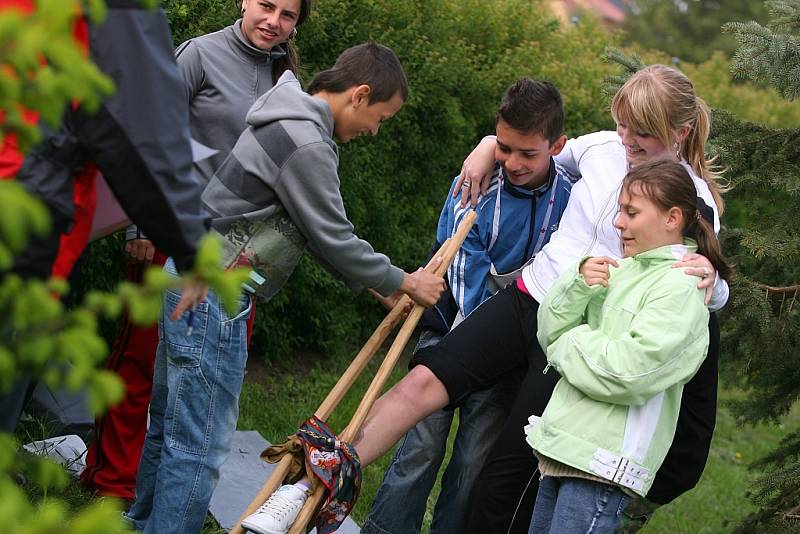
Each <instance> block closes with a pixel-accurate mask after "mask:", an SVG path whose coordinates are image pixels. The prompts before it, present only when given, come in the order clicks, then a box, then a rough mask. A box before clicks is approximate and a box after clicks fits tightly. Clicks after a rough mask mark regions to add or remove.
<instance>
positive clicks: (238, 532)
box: [230, 239, 451, 534]
mask: <svg viewBox="0 0 800 534" xmlns="http://www.w3.org/2000/svg"><path fill="white" fill-rule="evenodd" d="M450 241H451V240H450V239H447V240H446V241H445V242H444V243H442V246H441V247H440V248H439V250H438V251H436V253H435V254H434V255H433V256H432V257H431V261H430V262H429V263H428V265H426V266H425V270H426V271H428V272H430V271H432V270H433V269H434V265H435V261H436V258H438V257H439V256H443V255H444V253H445V252H446V251H447V248H448V246H449V245H450ZM410 301H411V299H410V298H409V297H408V295H403V296H402V298H400V300H399V301H398V302H397V304H395V305H394V307H393V308H392V309H391V311H390V312H389V313H388V315H387V316H386V317H385V318H384V319H383V321H381V323H380V324H379V325H378V327H377V328H376V329H375V331H374V332H373V333H372V335H371V336H370V337H369V339H367V342H366V343H365V344H364V346H363V347H362V348H361V350H360V351H359V352H358V354H356V357H355V358H353V361H352V362H351V363H350V365H349V366H348V367H347V369H346V370H345V372H344V373H343V374H342V376H341V377H340V378H339V380H338V381H337V382H336V385H335V386H333V388H332V389H331V391H330V392H329V393H328V395H327V396H326V397H325V400H323V401H322V404H320V406H319V408H317V411H316V412H314V415H316V416H317V417H318V418H319V419H320V420H322V421H327V419H328V417H330V415H331V413H332V412H333V410H335V409H336V407H337V406H338V405H339V403H340V402H341V400H342V398H344V396H345V395H346V394H347V392H348V391H349V390H350V388H351V387H352V386H353V384H354V383H355V381H356V380H357V379H358V377H359V376H360V375H361V373H362V372H363V371H364V368H365V367H366V366H367V364H368V363H369V362H370V360H372V357H373V356H374V355H375V353H376V352H378V349H380V348H381V345H382V344H383V342H384V341H386V338H387V337H388V336H389V334H390V333H391V332H392V330H394V327H395V326H396V325H397V323H398V322H400V319H401V318H402V317H403V312H404V310H405V308H406V305H407V304H408V303H409V302H410ZM291 464H292V458H291V456H290V455H288V454H287V455H286V456H284V457H283V458H281V460H280V462H278V464H277V465H276V466H275V469H273V471H272V473H271V474H270V476H269V478H267V480H266V481H265V482H264V485H262V486H261V489H260V490H259V491H258V493H256V495H255V497H253V500H252V501H250V504H249V505H248V506H247V508H246V509H245V510H244V512H242V515H241V516H240V517H239V520H238V521H237V522H236V525H235V526H234V527H233V528H232V529H231V531H230V534H244V529H243V528H242V521H244V519H245V518H246V517H247V516H249V515H250V514H252V513H254V512H255V511H256V510H258V508H259V507H260V506H261V505H262V504H264V503H265V502H267V499H269V497H270V495H272V494H273V493H275V491H276V490H277V489H278V488H279V487H280V486H281V484H282V483H283V481H284V479H285V478H286V475H287V474H288V473H289V468H290V466H291ZM320 486H321V487H323V488H324V486H322V485H321V484H320Z"/></svg>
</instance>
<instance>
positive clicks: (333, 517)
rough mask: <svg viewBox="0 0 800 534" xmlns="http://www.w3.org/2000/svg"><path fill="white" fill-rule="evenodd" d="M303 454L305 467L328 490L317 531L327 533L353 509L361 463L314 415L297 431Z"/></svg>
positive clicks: (352, 450) (359, 481)
mask: <svg viewBox="0 0 800 534" xmlns="http://www.w3.org/2000/svg"><path fill="white" fill-rule="evenodd" d="M297 436H298V437H299V438H300V441H301V442H302V443H303V449H304V450H305V453H306V465H307V466H308V467H310V468H311V471H312V472H313V473H314V475H315V476H316V477H317V478H318V479H319V480H320V482H322V483H323V484H324V485H325V487H326V488H328V490H329V492H330V493H329V494H328V498H327V500H326V501H325V503H324V504H323V505H322V509H321V510H320V513H319V515H318V516H317V524H316V527H317V532H318V533H319V534H330V533H332V532H335V531H336V529H338V528H339V526H340V525H341V524H342V522H343V521H344V519H345V518H346V517H347V515H348V514H349V513H350V510H352V509H353V506H355V503H356V500H357V499H358V494H359V491H360V490H361V461H360V460H359V459H358V454H356V451H355V449H354V448H353V446H352V445H350V444H349V443H346V442H343V441H340V440H339V439H338V438H337V437H336V435H335V434H334V433H333V431H332V430H331V428H330V427H329V426H328V425H327V424H326V423H325V422H324V421H321V420H320V419H318V418H317V417H316V416H313V417H311V419H309V420H308V421H306V422H305V423H303V426H301V427H300V429H299V430H298V431H297Z"/></svg>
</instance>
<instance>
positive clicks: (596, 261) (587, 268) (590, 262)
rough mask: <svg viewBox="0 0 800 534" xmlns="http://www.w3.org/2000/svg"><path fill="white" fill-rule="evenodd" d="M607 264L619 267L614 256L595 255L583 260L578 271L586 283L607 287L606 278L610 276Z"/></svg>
mask: <svg viewBox="0 0 800 534" xmlns="http://www.w3.org/2000/svg"><path fill="white" fill-rule="evenodd" d="M609 265H613V266H614V267H619V264H618V263H617V260H615V259H614V258H609V257H608V256H595V257H592V258H588V259H587V260H586V261H584V262H583V263H582V264H581V267H580V269H579V272H580V274H581V276H583V279H584V281H585V282H586V285H588V286H596V285H601V286H603V287H608V280H609V278H610V277H611V274H610V272H609V268H608V267H609Z"/></svg>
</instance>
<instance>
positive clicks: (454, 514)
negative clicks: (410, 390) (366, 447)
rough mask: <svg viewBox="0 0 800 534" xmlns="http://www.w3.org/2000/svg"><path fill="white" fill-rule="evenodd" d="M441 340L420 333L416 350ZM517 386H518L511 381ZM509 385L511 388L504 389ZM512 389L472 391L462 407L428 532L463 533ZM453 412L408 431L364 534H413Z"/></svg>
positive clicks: (438, 414)
mask: <svg viewBox="0 0 800 534" xmlns="http://www.w3.org/2000/svg"><path fill="white" fill-rule="evenodd" d="M439 339H441V338H440V337H439V336H434V335H432V334H431V333H430V332H428V331H423V333H422V335H421V336H420V343H419V344H418V345H417V348H418V349H419V348H422V346H427V345H430V344H435V343H437V342H438V340H439ZM513 386H516V384H513ZM509 389H513V391H507V390H509ZM515 392H516V387H512V385H510V384H509V385H505V384H503V385H501V386H497V387H496V388H493V389H489V390H485V391H480V392H477V393H473V394H471V395H469V397H467V399H466V401H465V402H464V403H463V404H462V405H461V407H460V410H461V412H460V415H459V424H458V433H457V434H456V438H455V441H454V443H453V454H452V456H451V458H450V463H449V464H448V466H447V469H446V470H445V472H444V475H443V476H442V491H441V493H440V494H439V498H438V500H437V501H436V507H435V508H434V513H433V523H432V525H431V534H436V533H439V534H448V533H454V532H462V531H463V527H464V522H465V521H466V510H467V509H468V505H469V498H470V492H471V490H472V486H473V482H474V481H475V479H476V478H477V476H478V473H479V472H480V470H481V467H482V466H483V460H484V458H486V455H487V454H488V453H489V450H490V449H491V447H492V445H494V440H495V438H496V437H497V435H498V433H499V432H500V429H501V428H502V426H503V424H504V423H505V420H506V416H507V415H508V412H507V409H508V403H509V402H510V401H511V399H513V395H514V393H515ZM453 416H454V412H453V411H452V410H449V411H448V410H439V411H437V412H435V413H433V414H431V415H429V416H428V417H427V418H425V419H424V420H422V421H420V422H419V423H418V424H417V425H416V426H415V427H414V428H412V429H411V430H409V431H408V433H407V434H406V435H405V437H404V438H403V441H402V442H401V444H400V446H399V447H398V448H397V450H396V451H395V455H394V458H393V459H392V463H391V464H390V465H389V469H388V470H387V471H386V474H385V475H384V478H383V482H382V483H381V486H380V488H379V489H378V493H377V494H376V496H375V500H374V501H373V503H372V509H371V510H370V513H369V516H368V517H367V520H366V521H365V522H364V526H363V527H362V528H361V532H362V534H387V533H388V534H417V533H418V532H419V531H420V528H421V526H422V519H423V517H424V516H425V510H426V506H427V502H428V495H429V494H430V491H431V488H433V485H434V483H435V482H436V475H437V473H438V471H439V467H440V466H441V464H442V461H443V460H444V456H445V452H446V448H447V436H448V434H449V433H450V425H451V423H452V422H453Z"/></svg>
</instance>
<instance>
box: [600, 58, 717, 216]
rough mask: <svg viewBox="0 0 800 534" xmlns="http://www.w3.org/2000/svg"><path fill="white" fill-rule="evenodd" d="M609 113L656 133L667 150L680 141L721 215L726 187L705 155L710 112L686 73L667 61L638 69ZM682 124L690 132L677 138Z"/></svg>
mask: <svg viewBox="0 0 800 534" xmlns="http://www.w3.org/2000/svg"><path fill="white" fill-rule="evenodd" d="M611 115H612V116H613V117H614V120H615V121H617V122H622V123H624V124H626V125H627V126H628V127H629V128H631V129H633V130H634V131H637V132H642V133H646V134H649V135H652V136H654V137H656V138H657V139H658V140H659V141H661V142H662V143H663V144H664V146H666V147H667V148H668V149H669V150H674V148H673V147H675V145H676V143H677V144H679V146H678V147H677V152H678V153H679V154H680V157H681V158H682V159H685V160H686V161H687V162H688V163H689V165H691V167H692V169H694V172H695V173H696V174H697V175H698V176H700V177H701V178H702V179H703V180H705V181H706V183H707V184H708V188H709V189H710V190H711V194H712V195H713V197H714V202H715V203H716V204H717V210H718V211H719V214H720V215H722V212H723V211H724V210H725V203H724V201H723V200H722V193H724V192H725V191H727V188H724V187H722V186H721V185H720V184H719V183H718V180H719V172H718V171H717V169H715V167H714V165H713V159H707V158H706V154H705V146H706V141H707V140H708V134H709V132H710V130H711V112H710V111H709V109H708V105H707V104H706V103H705V102H704V101H703V99H702V98H700V97H699V96H697V95H696V94H695V92H694V85H693V84H692V81H691V80H690V79H689V78H687V77H686V75H684V74H683V73H682V72H680V71H679V70H677V69H675V68H672V67H668V66H666V65H650V66H649V67H646V68H644V69H642V70H640V71H639V72H637V73H635V74H634V75H633V76H631V77H630V79H628V81H627V82H625V85H623V86H622V87H621V88H620V89H619V91H617V94H616V95H614V100H613V101H612V103H611ZM683 127H688V128H689V134H688V135H687V136H686V139H684V140H683V141H682V142H679V141H678V139H677V138H676V136H675V133H676V132H678V131H679V130H680V129H681V128H683Z"/></svg>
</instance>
